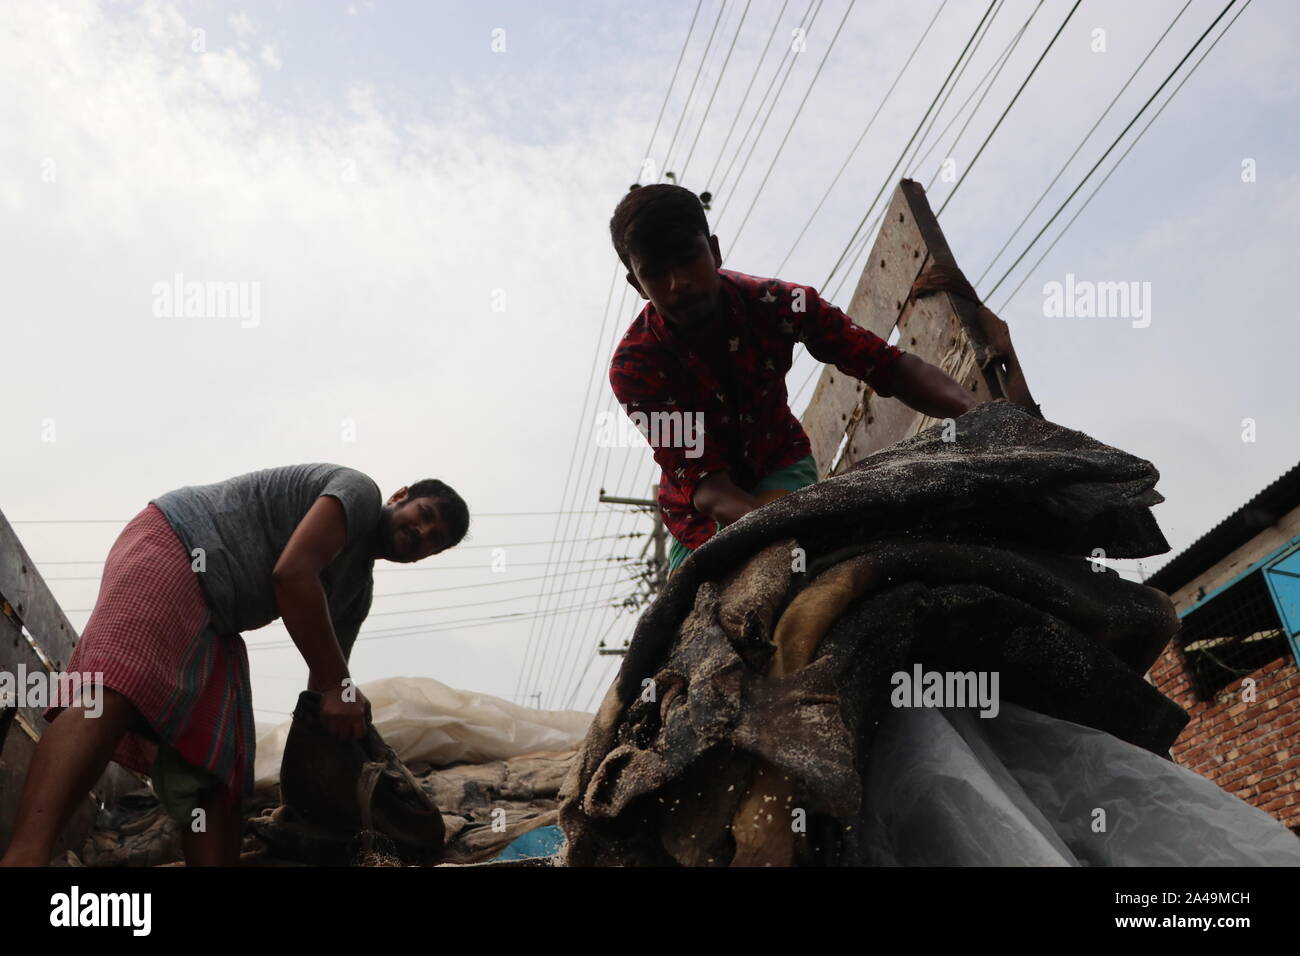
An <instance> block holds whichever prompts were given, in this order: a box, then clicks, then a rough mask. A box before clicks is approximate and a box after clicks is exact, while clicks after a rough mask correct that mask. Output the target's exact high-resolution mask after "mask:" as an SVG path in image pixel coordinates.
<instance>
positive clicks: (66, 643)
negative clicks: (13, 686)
mask: <svg viewBox="0 0 1300 956" xmlns="http://www.w3.org/2000/svg"><path fill="white" fill-rule="evenodd" d="M0 598H2V599H4V600H6V601H8V602H9V605H10V606H11V607H12V608H13V610H14V613H15V614H17V616H18V621H19V623H21V624H22V625H23V626H24V627H26V628H27V633H28V634H30V635H31V636H32V638H33V639H34V640H35V641H36V645H37V646H38V647H39V648H40V649H41V652H42V653H43V654H45V656H47V657H48V658H50V663H51V665H52V666H53V667H54V668H55V669H56V670H62V669H63V667H64V666H65V665H66V664H67V662H68V659H69V658H70V657H72V648H73V646H74V645H75V644H76V643H77V631H76V629H75V628H74V627H73V626H72V624H71V623H70V622H69V621H68V618H67V616H66V615H65V614H64V613H63V610H62V608H60V607H59V602H58V601H56V600H55V599H54V595H53V594H51V593H50V589H49V587H47V586H46V584H45V581H44V579H43V578H42V577H41V575H40V572H38V571H37V570H36V565H35V563H34V562H33V561H32V559H31V556H30V555H28V554H27V549H26V548H24V547H23V545H22V542H21V541H19V540H18V535H17V534H15V533H14V529H13V526H12V525H11V524H9V520H8V519H7V518H6V517H5V516H4V513H3V512H0Z"/></svg>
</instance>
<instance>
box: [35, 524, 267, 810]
mask: <svg viewBox="0 0 1300 956" xmlns="http://www.w3.org/2000/svg"><path fill="white" fill-rule="evenodd" d="M67 670H68V671H69V672H77V673H81V674H94V673H102V674H103V685H104V686H105V687H108V688H111V689H112V690H115V691H117V692H119V693H121V694H123V695H124V696H125V697H127V699H129V700H130V701H131V703H132V704H134V705H135V707H136V710H138V711H139V712H140V715H141V717H142V718H143V721H142V723H141V724H140V725H137V726H136V727H135V728H134V729H132V730H131V731H128V732H127V733H126V734H125V735H124V736H123V737H122V739H121V742H120V743H119V744H118V747H117V750H116V751H115V752H114V754H113V759H114V760H116V761H117V762H118V763H120V764H122V765H123V766H125V767H129V768H130V769H132V770H136V771H139V772H141V773H146V774H147V773H150V772H151V770H152V768H153V764H154V760H155V758H156V757H157V754H158V746H159V743H160V742H163V743H165V744H167V745H168V746H170V747H171V748H172V749H173V750H175V751H176V753H177V754H179V756H180V757H181V759H182V760H184V761H185V762H186V763H188V764H192V765H193V766H194V767H197V768H200V769H205V770H207V771H208V772H209V773H211V774H213V775H214V776H215V777H217V779H219V780H221V781H224V783H225V785H226V788H227V791H226V796H227V797H228V798H230V799H237V798H238V797H241V796H245V795H247V794H249V793H252V790H253V755H254V748H255V745H256V737H255V735H254V729H253V693H252V687H251V685H250V684H249V679H248V651H247V649H246V648H245V646H244V639H243V638H242V637H241V636H240V635H239V634H218V633H216V631H215V629H214V628H213V627H212V626H211V613H210V612H209V610H208V604H207V599H206V598H205V596H204V594H203V589H202V588H201V587H200V585H199V580H198V576H197V574H196V572H195V571H193V570H191V566H190V555H189V553H188V552H187V551H186V549H185V545H184V544H183V543H182V542H181V540H180V538H178V537H177V536H176V532H175V531H173V530H172V527H171V524H170V523H169V522H168V521H167V518H166V516H165V515H164V514H163V513H162V512H161V511H160V510H159V509H158V508H157V507H156V506H155V505H152V504H151V505H148V506H146V507H145V509H144V510H143V511H141V512H140V513H139V514H138V515H136V516H135V517H134V518H132V519H131V521H130V522H128V524H127V526H126V527H125V528H123V529H122V533H121V534H120V535H118V538H117V541H115V542H114V544H113V548H112V550H111V551H109V553H108V560H107V562H106V563H105V565H104V576H103V578H102V579H101V581H100V585H99V598H98V600H97V601H96V602H95V608H94V610H93V611H92V612H91V615H90V620H89V621H87V622H86V626H85V628H84V630H83V631H82V634H81V640H79V641H78V642H77V645H76V647H75V648H74V650H73V652H72V659H71V660H70V661H69V662H68V665H67ZM61 709H62V708H58V707H51V708H48V709H47V710H46V711H45V714H44V716H45V719H46V720H47V721H52V720H53V719H54V718H55V716H57V715H58V713H59V711H60V710H61Z"/></svg>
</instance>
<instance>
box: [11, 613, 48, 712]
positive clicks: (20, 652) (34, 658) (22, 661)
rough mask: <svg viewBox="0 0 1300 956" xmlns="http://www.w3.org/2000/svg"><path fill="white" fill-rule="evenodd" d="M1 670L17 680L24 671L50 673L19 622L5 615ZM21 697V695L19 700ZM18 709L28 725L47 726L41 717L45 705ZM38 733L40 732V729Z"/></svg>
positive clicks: (28, 672)
mask: <svg viewBox="0 0 1300 956" xmlns="http://www.w3.org/2000/svg"><path fill="white" fill-rule="evenodd" d="M20 665H21V669H20ZM0 671H2V672H4V673H7V674H12V675H14V680H17V679H18V677H19V676H21V674H22V673H23V672H24V671H25V673H27V674H44V673H48V671H47V669H46V667H45V662H44V661H42V660H41V658H40V656H39V655H38V654H37V653H36V651H34V650H32V647H31V644H30V643H28V641H27V638H25V637H24V636H23V633H22V631H21V630H20V629H19V627H18V625H17V623H16V622H15V621H14V620H13V619H12V618H9V617H5V616H0ZM21 699H22V698H21V697H20V698H19V700H20V701H21ZM6 709H8V708H6ZM16 709H17V711H18V713H20V714H22V716H23V719H24V720H25V721H27V724H28V726H30V727H34V728H41V727H44V726H45V720H44V719H43V718H42V717H41V712H42V711H43V710H44V709H45V708H44V707H31V706H27V707H18V708H16ZM37 733H38V734H39V733H40V731H39V729H38V730H37Z"/></svg>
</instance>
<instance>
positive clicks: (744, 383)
mask: <svg viewBox="0 0 1300 956" xmlns="http://www.w3.org/2000/svg"><path fill="white" fill-rule="evenodd" d="M719 275H721V277H722V288H723V292H724V295H725V297H726V302H727V303H728V305H729V308H728V309H727V311H726V313H725V318H724V319H723V321H722V325H721V326H720V327H719V328H717V329H715V330H713V331H712V332H711V333H710V335H711V341H710V342H708V343H706V344H705V345H703V346H699V345H697V346H696V347H695V348H694V349H692V348H691V347H690V346H689V345H688V344H687V342H686V341H685V340H683V339H682V338H681V337H680V336H678V335H676V334H675V333H674V331H673V329H672V326H671V325H669V324H668V323H667V322H665V321H664V319H663V317H662V316H660V315H659V313H658V312H657V311H656V310H655V307H654V305H653V304H651V303H646V307H645V308H644V309H643V310H642V311H641V314H640V315H639V316H637V318H636V321H634V322H633V323H632V325H631V326H630V327H629V328H628V330H627V332H626V333H625V334H624V335H623V340H622V341H621V342H620V343H619V345H618V348H617V349H615V351H614V358H613V360H612V361H611V362H610V366H609V381H610V385H611V386H613V389H614V395H615V396H616V397H617V398H618V401H619V404H621V405H622V406H623V410H624V412H626V413H627V414H628V416H629V417H631V418H632V420H633V422H634V424H636V425H637V427H638V429H639V430H640V431H641V432H642V434H646V433H647V427H646V426H647V424H648V423H649V422H651V421H653V422H654V423H655V425H654V427H652V428H651V429H650V434H649V436H648V437H649V440H650V443H651V449H652V451H653V453H654V457H655V461H656V462H658V464H659V467H660V468H662V469H663V476H662V478H661V479H660V482H659V508H660V510H661V511H662V512H663V518H664V523H665V524H666V525H667V526H668V530H669V531H671V532H672V534H673V537H675V538H676V539H677V540H678V541H680V542H681V543H682V544H683V545H685V546H686V547H688V548H690V549H692V550H694V549H695V548H698V547H699V546H700V545H702V544H703V543H704V542H705V541H707V540H708V539H709V538H711V537H712V536H713V533H714V530H715V526H714V523H713V521H712V519H710V518H708V517H707V516H705V515H702V514H700V513H699V512H697V511H696V510H695V508H694V506H693V505H692V504H691V501H692V499H693V498H694V495H695V489H696V488H697V487H698V486H699V483H700V482H701V481H702V480H703V479H704V478H705V477H707V476H708V475H711V474H713V473H714V472H717V471H727V472H729V473H730V476H731V480H732V481H733V482H735V483H736V484H737V485H739V486H740V487H741V488H750V487H752V486H753V485H755V484H757V483H758V482H759V481H760V480H761V479H762V478H764V477H765V476H767V475H769V474H771V473H772V472H773V471H776V470H777V469H780V468H784V467H786V466H787V465H792V464H794V463H795V462H796V461H798V460H799V459H801V458H803V457H805V456H806V455H808V454H809V453H810V452H811V446H810V445H809V443H808V436H807V434H805V433H804V430H803V427H802V426H801V425H800V424H799V421H798V419H796V418H795V417H794V414H793V413H792V412H791V411H790V405H789V402H788V398H787V395H786V385H785V376H786V373H787V372H789V371H790V363H791V358H792V355H793V351H794V344H795V342H803V343H804V345H805V346H807V348H808V351H809V352H810V353H811V354H812V356H813V357H814V358H816V359H819V360H820V361H822V362H826V363H828V364H834V365H835V367H836V368H838V369H839V370H840V371H841V372H843V373H844V374H845V375H852V376H853V377H855V378H858V379H861V380H863V381H865V382H867V383H868V384H869V385H870V386H871V387H872V388H873V389H874V390H875V391H876V392H877V394H880V395H883V396H890V395H892V394H893V390H892V385H893V380H894V374H895V371H896V369H897V366H898V360H899V359H900V358H901V357H902V355H903V353H902V352H901V351H899V350H898V349H897V348H895V347H894V346H892V345H889V344H887V343H886V342H885V341H884V340H883V339H881V338H880V337H879V336H877V335H875V334H873V333H871V332H868V331H867V330H866V329H864V328H862V327H861V326H859V325H855V324H854V323H853V320H852V319H850V318H849V317H848V316H847V315H845V314H844V313H843V312H842V311H840V310H839V309H837V308H836V307H835V306H833V305H831V304H830V303H829V302H826V301H824V300H823V299H822V298H821V297H820V296H819V295H818V294H817V291H816V290H815V289H813V288H811V287H810V286H805V285H797V284H795V283H791V282H782V281H780V280H778V279H761V278H758V277H756V276H749V275H745V274H743V273H740V272H731V271H729V270H726V269H721V270H719ZM710 353H711V354H710ZM670 416H671V417H675V418H676V419H677V421H674V422H673V423H672V427H673V428H674V429H679V430H677V431H671V432H670V428H669V426H668V423H669V422H670V421H671V417H670ZM678 423H680V424H678ZM692 424H702V426H703V434H702V435H699V436H698V437H691V436H692V434H693V433H692V432H691V431H690V427H691V425H692ZM680 429H685V430H680ZM670 433H671V435H672V436H673V437H672V439H671V440H669V436H670ZM656 439H658V440H656Z"/></svg>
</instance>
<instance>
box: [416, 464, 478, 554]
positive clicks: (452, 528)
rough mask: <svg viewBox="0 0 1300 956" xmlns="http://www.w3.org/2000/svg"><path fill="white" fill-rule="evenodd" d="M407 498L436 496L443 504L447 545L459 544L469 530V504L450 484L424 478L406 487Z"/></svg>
mask: <svg viewBox="0 0 1300 956" xmlns="http://www.w3.org/2000/svg"><path fill="white" fill-rule="evenodd" d="M406 496H407V497H408V498H436V499H437V500H439V501H441V502H442V504H443V509H442V513H443V516H444V517H445V518H446V519H447V523H448V528H447V534H448V536H449V537H448V541H447V547H449V548H450V547H454V546H455V545H457V544H460V542H461V539H462V538H464V537H465V534H466V533H467V532H468V531H469V506H468V505H466V504H465V499H464V498H462V497H461V496H460V495H458V494H456V491H455V489H453V488H452V487H451V486H450V485H448V484H446V483H444V482H441V481H439V480H438V479H437V478H425V479H424V480H423V481H417V482H416V483H415V484H413V485H411V486H410V487H409V488H407V489H406Z"/></svg>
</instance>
